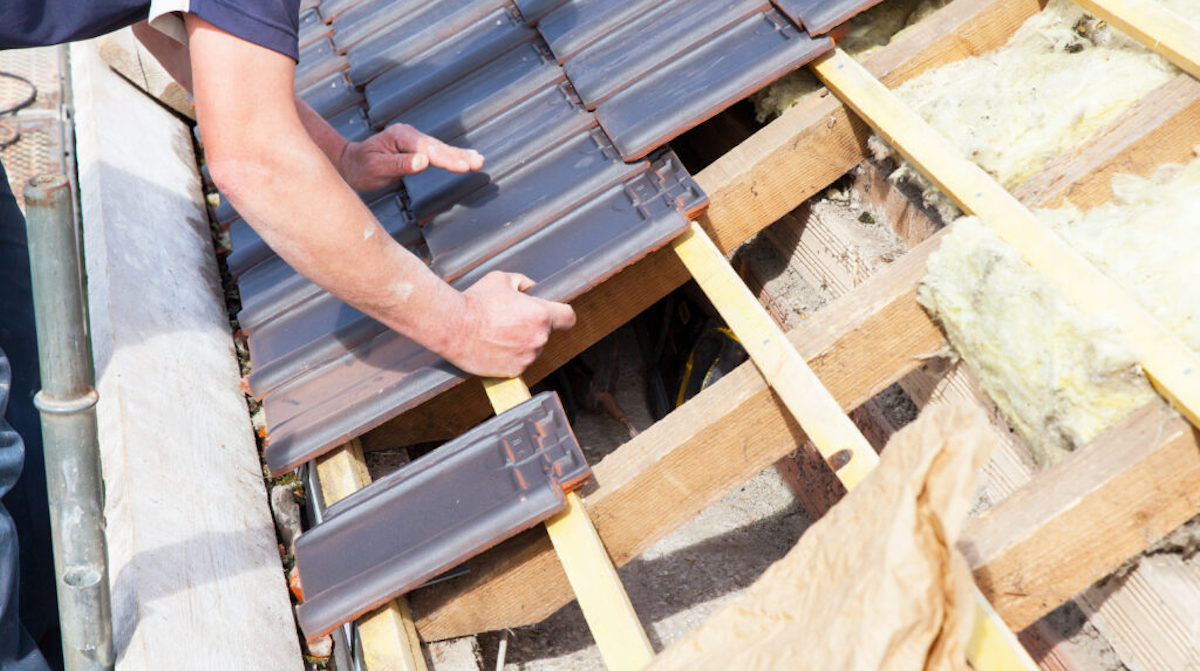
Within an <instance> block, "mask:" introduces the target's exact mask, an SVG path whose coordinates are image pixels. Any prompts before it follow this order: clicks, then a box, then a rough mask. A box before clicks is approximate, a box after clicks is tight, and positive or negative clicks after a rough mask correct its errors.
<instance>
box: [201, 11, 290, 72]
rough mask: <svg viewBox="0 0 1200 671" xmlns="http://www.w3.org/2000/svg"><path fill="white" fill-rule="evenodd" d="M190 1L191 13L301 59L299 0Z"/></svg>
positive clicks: (241, 36)
mask: <svg viewBox="0 0 1200 671" xmlns="http://www.w3.org/2000/svg"><path fill="white" fill-rule="evenodd" d="M187 4H188V10H187V11H188V13H189V14H195V15H196V16H199V17H200V18H202V19H204V20H205V21H208V22H209V23H211V24H213V25H214V26H216V27H218V28H220V29H221V30H224V31H225V32H228V33H230V34H233V35H236V36H237V37H240V38H242V39H243V40H246V41H247V42H253V43H254V44H257V45H259V46H262V47H266V48H268V49H271V50H274V51H278V52H279V53H281V54H283V55H285V56H288V57H290V58H291V59H292V60H294V61H299V60H300V48H299V46H298V44H297V43H298V39H299V38H298V36H299V33H300V0H259V1H258V2H226V1H225V0H190V2H188V3H187Z"/></svg>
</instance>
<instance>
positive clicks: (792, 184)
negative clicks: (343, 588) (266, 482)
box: [365, 0, 1044, 449]
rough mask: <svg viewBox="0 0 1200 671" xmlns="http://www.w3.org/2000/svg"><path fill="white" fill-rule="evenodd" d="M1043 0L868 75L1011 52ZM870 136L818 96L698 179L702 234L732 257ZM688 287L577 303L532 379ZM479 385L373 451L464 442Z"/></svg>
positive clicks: (1002, 12) (989, 7)
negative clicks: (703, 204)
mask: <svg viewBox="0 0 1200 671" xmlns="http://www.w3.org/2000/svg"><path fill="white" fill-rule="evenodd" d="M1043 4H1044V2H1043V1H1042V0H955V2H952V3H950V4H949V5H948V6H946V7H945V8H943V9H941V10H939V11H938V12H937V13H936V14H934V15H933V16H930V17H929V18H928V19H926V20H924V21H922V22H920V23H918V24H917V25H915V26H913V27H912V28H910V29H909V30H906V31H905V32H904V34H903V35H900V36H899V37H897V38H896V39H895V40H894V41H893V42H892V43H891V44H889V45H888V46H886V47H884V48H883V49H881V50H880V51H879V53H877V54H875V55H874V56H872V57H871V58H870V59H869V60H868V61H867V63H866V67H867V68H868V69H869V70H870V71H871V72H872V73H874V74H875V75H876V76H878V77H880V78H881V79H882V80H883V81H885V82H887V83H888V84H889V85H892V86H895V85H897V84H900V83H902V82H904V81H906V80H908V79H910V78H912V77H915V76H917V75H919V74H921V73H922V72H924V71H926V70H929V69H932V68H936V67H938V66H941V65H944V64H946V63H950V62H953V61H956V60H959V59H961V58H964V57H966V56H969V55H974V54H980V53H984V52H986V51H989V50H991V49H994V48H996V47H998V46H1000V45H1002V44H1004V43H1005V42H1006V41H1007V40H1008V38H1009V36H1010V35H1011V34H1012V32H1013V31H1014V30H1016V29H1017V27H1019V26H1020V25H1021V24H1022V23H1023V22H1024V21H1025V20H1026V19H1028V18H1029V17H1030V16H1032V15H1033V14H1035V13H1037V12H1038V11H1040V10H1041V8H1042V5H1043ZM868 135H869V130H868V129H867V127H866V125H865V124H863V123H862V122H861V121H859V120H858V119H857V118H856V117H855V116H854V115H853V114H850V113H849V110H848V109H847V108H846V107H845V105H843V104H842V103H841V102H840V101H839V100H837V98H836V97H834V96H830V95H822V94H819V93H818V94H815V95H811V96H809V97H808V98H807V99H805V100H803V101H801V102H800V104H798V105H797V106H795V107H793V108H792V109H790V110H788V111H787V112H785V113H784V114H783V115H782V116H780V117H779V118H778V119H776V120H774V121H772V122H771V123H770V124H768V125H767V126H766V127H765V128H763V129H761V130H759V131H758V132H757V133H755V134H754V135H753V136H752V137H751V138H749V139H748V140H746V141H745V142H742V143H741V144H740V145H738V146H737V147H736V148H735V149H734V150H733V151H730V152H729V153H727V154H725V156H723V157H721V158H720V159H718V160H717V161H716V162H714V163H713V164H712V165H710V166H708V167H707V168H705V169H704V170H702V171H701V172H700V173H699V174H698V175H696V181H697V182H698V183H699V184H700V185H701V186H702V187H703V188H704V190H705V191H706V192H707V193H708V195H709V198H710V200H711V202H712V204H711V206H710V207H709V209H708V212H707V213H705V215H704V216H703V217H702V218H701V219H700V224H701V226H703V227H704V229H705V231H706V232H708V234H709V236H710V237H711V238H712V240H713V242H715V243H716V245H717V247H718V248H720V249H721V251H722V252H724V253H726V254H728V253H730V252H732V251H733V249H734V248H736V247H737V246H738V245H740V244H741V243H742V242H744V241H745V240H746V239H748V238H749V237H750V236H752V235H754V234H755V233H757V232H758V231H760V230H762V229H763V228H766V227H767V226H768V225H770V224H771V223H772V222H774V221H776V220H777V219H779V218H780V217H782V216H783V215H785V214H787V213H788V212H790V211H792V210H793V209H795V208H796V207H797V206H798V205H800V204H801V203H803V202H804V201H805V200H808V198H809V197H811V196H813V195H814V194H816V193H819V192H820V191H821V189H824V188H825V187H827V186H829V185H830V184H832V183H833V182H834V181H836V180H837V179H838V178H840V177H841V176H842V175H844V174H846V172H848V171H849V170H850V169H851V168H853V167H854V166H855V165H857V164H858V163H859V161H862V160H863V159H864V158H866V157H867V156H868V155H869V152H868V151H867V146H866V141H867V137H868ZM687 280H688V274H687V271H685V270H684V269H683V266H682V265H681V264H680V263H679V260H678V259H677V258H676V256H675V253H674V252H673V251H671V250H662V251H659V252H657V253H655V254H651V255H650V256H649V257H647V258H646V259H643V260H642V261H639V262H638V263H636V264H634V265H633V266H631V267H630V268H627V269H626V270H624V271H623V272H621V273H619V274H618V275H617V276H615V277H613V278H612V279H610V280H608V281H607V282H605V283H604V284H602V285H600V286H599V287H596V288H595V289H593V290H591V291H590V292H588V293H587V294H585V295H584V296H583V297H581V298H580V299H577V300H575V301H573V302H572V306H573V307H574V308H575V311H576V314H577V316H578V325H577V326H576V327H575V328H573V329H571V330H570V331H558V332H555V333H554V334H552V335H551V337H550V342H549V343H547V345H546V349H545V350H544V351H543V353H542V356H541V357H539V359H538V361H537V362H535V363H534V365H533V366H531V367H530V369H529V370H527V371H526V373H525V379H526V381H529V382H536V381H537V380H539V379H541V378H542V377H544V376H545V375H547V374H549V372H550V371H553V370H554V369H556V368H558V367H559V366H561V365H562V364H564V363H566V362H567V361H568V360H570V359H571V357H573V356H575V355H577V354H579V353H580V352H582V351H583V350H585V349H587V348H588V347H589V346H591V345H592V344H593V343H595V342H596V341H597V340H599V339H600V338H602V337H604V336H606V335H608V334H609V333H612V332H613V331H614V330H616V328H617V327H618V326H620V325H622V324H625V323H627V322H628V321H630V320H631V319H633V318H634V317H635V316H636V315H638V314H639V313H640V312H641V311H642V310H644V309H646V308H647V307H649V306H650V305H652V304H653V303H654V302H655V301H657V300H659V299H660V298H662V297H663V296H666V295H667V294H668V293H669V292H671V291H672V290H674V289H677V288H679V287H680V286H682V285H683V283H684V282H686V281H687ZM489 408H490V406H489V404H488V402H487V397H486V396H485V395H484V394H483V390H482V389H481V388H480V387H479V386H478V385H476V384H474V383H468V384H464V385H459V386H458V387H456V388H455V389H454V390H452V391H451V392H449V393H447V394H443V395H441V396H439V397H437V398H436V399H434V400H432V401H430V402H428V403H426V404H424V405H422V406H420V407H418V408H415V409H413V410H411V411H409V412H407V413H405V414H404V415H403V416H401V417H399V418H397V419H396V420H393V421H392V422H390V423H388V424H387V425H385V426H384V427H382V428H380V429H377V430H376V431H375V432H372V433H371V434H368V436H367V438H366V440H365V442H366V445H367V449H372V448H373V447H376V446H378V447H395V446H397V445H410V444H414V443H421V442H426V441H432V440H445V439H448V438H452V437H454V436H457V435H459V434H461V433H462V432H463V431H465V430H467V429H468V428H470V427H472V426H474V425H476V424H478V423H479V422H480V421H482V420H483V419H484V418H486V417H487V416H488V415H489V414H490V409H489Z"/></svg>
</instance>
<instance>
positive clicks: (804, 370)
mask: <svg viewBox="0 0 1200 671" xmlns="http://www.w3.org/2000/svg"><path fill="white" fill-rule="evenodd" d="M672 247H673V248H674V249H675V253H676V254H678V255H679V259H680V260H681V261H683V265H684V266H686V267H687V269H688V272H690V273H691V274H692V277H693V278H694V279H695V280H696V283H697V284H699V285H700V288H701V290H703V291H704V293H705V295H707V296H708V299H709V300H710V301H711V302H712V304H713V306H714V307H716V309H717V312H718V313H720V315H721V317H722V318H723V319H724V320H725V323H726V324H728V325H729V328H730V329H731V330H733V332H734V334H735V335H737V337H738V340H739V341H740V342H741V343H742V346H743V347H745V348H746V352H747V353H748V354H749V355H750V359H751V360H752V361H753V362H754V365H755V366H757V367H758V370H759V371H760V372H761V373H762V375H763V377H765V378H766V379H767V384H769V385H771V388H772V389H774V390H775V393H776V394H778V395H779V397H780V398H781V399H782V400H783V404H784V405H785V406H787V409H788V411H789V412H790V413H791V414H792V417H794V418H795V419H796V421H798V422H799V423H800V426H801V427H802V428H803V430H804V432H805V433H806V434H807V435H808V438H809V440H811V441H812V442H813V444H814V445H816V446H817V450H819V451H820V453H821V456H822V457H824V458H825V461H826V463H828V464H829V465H830V468H832V469H833V471H834V472H835V473H836V474H837V476H838V479H839V480H841V481H842V484H843V485H845V487H846V489H847V490H849V489H851V488H853V487H855V486H857V485H858V483H860V482H862V479H863V478H865V477H866V476H867V473H870V472H871V470H872V469H874V468H875V465H876V464H878V463H879V455H877V454H875V450H874V449H873V448H872V447H871V444H870V443H869V442H867V439H866V438H864V437H863V435H862V433H861V432H860V431H859V430H858V427H856V426H854V422H852V421H850V418H849V417H847V416H846V415H845V413H843V412H842V408H841V406H839V405H838V402H837V401H836V400H834V398H833V396H831V395H830V393H829V390H827V389H826V388H825V386H824V385H822V384H821V380H819V379H818V378H817V376H816V375H815V374H814V373H813V372H812V369H811V368H809V367H808V365H807V364H806V363H804V359H803V358H801V356H800V353H799V352H797V351H796V348H795V347H792V345H791V344H790V343H789V342H788V341H787V337H786V336H784V334H783V331H782V330H781V329H780V328H779V326H777V325H776V324H775V322H774V321H773V320H772V319H771V316H770V315H768V314H767V311H766V310H764V309H763V306H762V305H761V304H760V303H759V302H758V301H757V300H756V299H755V298H754V294H751V293H750V290H749V289H748V288H746V285H745V284H744V283H743V282H742V280H741V278H740V277H738V275H737V273H735V272H734V271H733V268H732V267H730V265H729V262H728V261H726V260H725V257H724V256H723V255H722V254H721V252H720V250H718V249H717V247H716V245H714V244H713V243H712V240H709V239H708V236H707V235H705V233H704V230H703V229H701V228H700V227H699V226H698V225H696V224H695V223H693V224H692V227H691V228H690V229H689V230H688V231H687V232H685V233H684V234H683V235H681V236H679V237H678V238H676V239H675V241H674V242H673V243H672Z"/></svg>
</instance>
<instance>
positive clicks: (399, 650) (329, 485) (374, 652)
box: [317, 440, 426, 671]
mask: <svg viewBox="0 0 1200 671" xmlns="http://www.w3.org/2000/svg"><path fill="white" fill-rule="evenodd" d="M317 481H318V482H319V483H320V484H321V497H322V499H323V500H324V501H325V505H327V506H331V505H333V504H335V503H337V502H338V501H341V500H342V499H344V498H346V497H347V496H350V495H351V494H353V493H354V492H356V491H358V490H360V489H362V488H363V487H366V486H367V485H369V484H371V475H370V473H369V472H368V471H367V462H366V460H365V459H363V450H362V443H361V442H360V441H358V440H352V441H350V442H349V443H346V444H345V445H342V446H341V447H339V448H337V449H336V450H334V451H332V452H329V453H327V454H324V455H322V456H321V457H319V458H318V459H317ZM357 625H358V637H359V641H360V642H361V645H362V651H363V660H364V661H365V662H366V664H367V668H368V669H370V671H425V670H426V666H425V655H424V654H422V652H421V639H420V638H419V637H418V636H417V629H416V627H415V626H413V618H412V611H411V610H410V609H409V606H408V601H407V600H406V599H405V598H404V597H399V598H396V599H393V600H391V601H389V602H388V603H386V604H384V605H383V606H380V607H379V608H377V609H375V610H374V611H372V612H370V613H368V614H366V615H364V616H362V617H361V618H359V619H358V622H357Z"/></svg>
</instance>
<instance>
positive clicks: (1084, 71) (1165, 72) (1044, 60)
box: [894, 0, 1200, 188]
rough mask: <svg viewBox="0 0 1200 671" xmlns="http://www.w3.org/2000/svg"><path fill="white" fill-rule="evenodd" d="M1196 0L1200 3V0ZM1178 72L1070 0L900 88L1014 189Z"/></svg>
mask: <svg viewBox="0 0 1200 671" xmlns="http://www.w3.org/2000/svg"><path fill="white" fill-rule="evenodd" d="M1174 1H1175V2H1178V3H1184V2H1191V3H1192V4H1194V5H1195V6H1196V7H1197V8H1198V9H1200V0H1174ZM1177 73H1178V70H1177V69H1176V68H1175V67H1174V66H1172V65H1171V64H1170V63H1168V62H1167V61H1166V60H1165V59H1163V58H1162V57H1161V56H1158V55H1157V54H1154V53H1152V52H1150V51H1149V50H1147V49H1145V48H1144V47H1142V46H1141V45H1139V44H1137V43H1136V42H1134V41H1133V40H1132V39H1130V38H1128V37H1126V36H1125V35H1124V34H1122V33H1120V32H1119V31H1117V30H1116V29H1115V28H1112V27H1111V26H1109V25H1108V24H1105V23H1103V22H1100V21H1097V20H1096V19H1094V18H1092V17H1091V16H1089V15H1088V14H1087V13H1086V12H1085V11H1084V10H1083V9H1082V8H1080V7H1079V6H1078V5H1075V4H1074V3H1072V2H1070V1H1069V0H1051V1H1050V3H1049V4H1047V6H1046V8H1045V9H1044V10H1043V11H1041V12H1039V13H1038V14H1035V15H1034V16H1031V17H1030V18H1029V19H1028V20H1027V21H1026V22H1025V23H1024V24H1023V25H1022V26H1021V27H1020V28H1018V29H1017V31H1016V32H1015V33H1014V34H1013V36H1012V37H1011V38H1009V41H1008V42H1007V43H1006V44H1005V45H1004V46H1003V47H1000V48H999V49H995V50H993V51H991V52H988V53H986V54H982V55H979V56H972V57H968V58H964V59H962V60H959V61H956V62H954V63H950V64H947V65H945V66H943V67H940V68H937V69H935V70H931V71H929V72H926V73H924V74H922V75H920V76H918V77H914V78H913V79H910V80H909V81H907V82H905V83H904V84H902V85H900V86H899V87H897V88H896V89H895V90H894V92H895V94H896V95H897V96H898V97H899V98H900V99H901V100H903V101H904V102H906V103H907V104H908V105H909V106H911V107H912V108H913V109H914V110H915V111H916V112H917V113H918V114H920V115H921V117H922V118H924V119H925V120H926V121H927V122H929V124H930V125H932V126H933V127H934V128H936V129H938V131H939V132H941V133H942V134H943V135H944V136H945V137H946V138H947V139H948V140H950V141H951V142H952V143H953V144H954V145H955V146H956V147H957V148H958V149H959V150H960V151H961V152H962V153H963V154H964V155H966V156H967V157H968V158H970V159H971V160H972V161H974V162H975V163H976V164H978V165H979V167H981V168H983V169H984V170H986V171H987V172H988V173H990V174H991V175H992V176H993V177H995V178H996V179H997V180H998V181H999V182H1000V183H1001V184H1003V185H1004V186H1005V187H1007V188H1012V187H1014V186H1016V185H1018V184H1020V183H1021V182H1023V181H1024V180H1026V179H1028V178H1029V177H1031V176H1032V175H1034V174H1035V173H1037V172H1039V171H1041V170H1042V169H1043V168H1045V167H1046V164H1047V163H1049V162H1050V160H1051V159H1053V158H1055V157H1056V156H1059V155H1060V154H1063V153H1065V152H1066V151H1067V150H1068V149H1070V148H1072V147H1074V146H1075V145H1077V144H1079V143H1080V142H1081V141H1083V140H1084V139H1085V138H1086V137H1087V136H1089V135H1091V134H1092V133H1093V132H1095V131H1096V130H1097V129H1099V128H1100V127H1101V126H1103V125H1105V124H1107V123H1108V122H1110V121H1112V120H1113V119H1114V118H1116V117H1117V116H1118V115H1119V114H1121V113H1122V112H1124V111H1125V110H1127V109H1129V107H1131V106H1132V105H1133V104H1134V103H1135V102H1137V101H1138V100H1140V99H1141V98H1142V97H1144V96H1145V95H1146V94H1147V93H1149V92H1150V91H1152V90H1153V89H1155V88H1157V87H1158V86H1161V85H1162V84H1164V83H1166V82H1167V80H1169V79H1171V78H1172V77H1173V76H1175V75H1176V74H1177Z"/></svg>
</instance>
